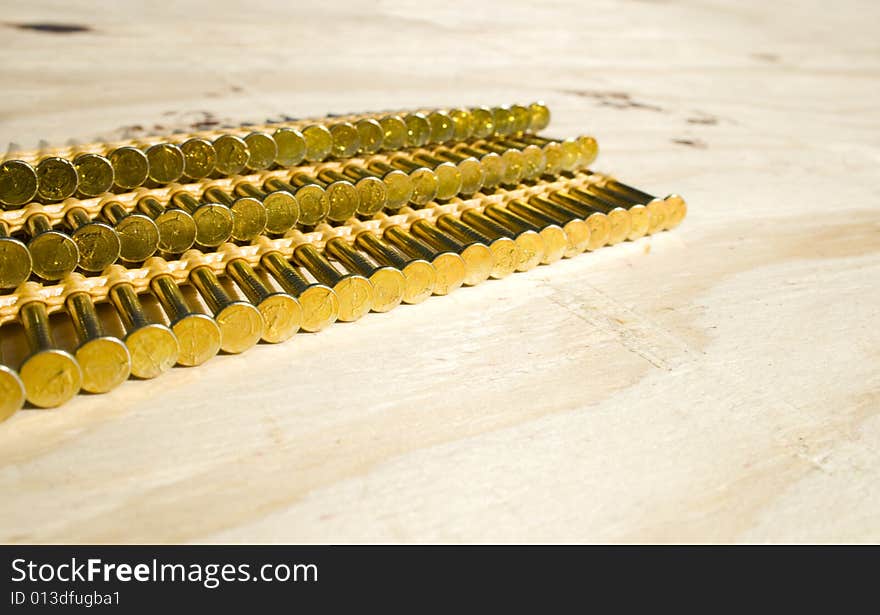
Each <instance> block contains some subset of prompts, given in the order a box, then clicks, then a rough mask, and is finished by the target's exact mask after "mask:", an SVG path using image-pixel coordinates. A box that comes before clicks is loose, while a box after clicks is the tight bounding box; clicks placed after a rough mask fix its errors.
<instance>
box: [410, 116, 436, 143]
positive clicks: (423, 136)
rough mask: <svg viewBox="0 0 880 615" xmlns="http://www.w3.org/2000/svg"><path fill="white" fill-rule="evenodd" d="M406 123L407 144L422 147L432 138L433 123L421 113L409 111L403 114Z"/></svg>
mask: <svg viewBox="0 0 880 615" xmlns="http://www.w3.org/2000/svg"><path fill="white" fill-rule="evenodd" d="M403 121H404V123H405V124H406V146H407V147H422V146H423V145H426V144H427V143H428V142H429V141H430V140H431V124H430V123H429V122H428V118H426V117H425V116H424V115H422V114H421V113H409V114H407V115H405V116H403Z"/></svg>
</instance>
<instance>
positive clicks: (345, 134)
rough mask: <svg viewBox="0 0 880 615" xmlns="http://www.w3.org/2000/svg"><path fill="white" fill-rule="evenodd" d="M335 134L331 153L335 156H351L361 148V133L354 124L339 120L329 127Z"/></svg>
mask: <svg viewBox="0 0 880 615" xmlns="http://www.w3.org/2000/svg"><path fill="white" fill-rule="evenodd" d="M329 130H330V134H331V135H332V136H333V147H332V149H331V150H330V153H331V154H332V156H333V157H334V158H351V157H352V156H354V155H355V154H357V153H358V152H359V151H360V149H361V135H360V133H359V132H358V129H357V128H355V126H354V124H351V123H349V122H338V123H336V124H331V125H330V127H329Z"/></svg>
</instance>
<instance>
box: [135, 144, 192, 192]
mask: <svg viewBox="0 0 880 615" xmlns="http://www.w3.org/2000/svg"><path fill="white" fill-rule="evenodd" d="M144 154H145V155H146V157H147V165H148V169H149V171H148V175H147V177H148V178H149V179H150V180H151V181H153V182H155V183H157V184H160V185H161V184H170V183H172V182H176V181H177V180H178V179H180V178H181V177H182V176H183V172H184V167H185V165H186V157H185V156H184V154H183V151H182V150H181V149H180V148H179V147H177V146H176V145H174V144H173V143H156V144H155V145H151V146H150V147H148V148H147V149H146V151H145V152H144Z"/></svg>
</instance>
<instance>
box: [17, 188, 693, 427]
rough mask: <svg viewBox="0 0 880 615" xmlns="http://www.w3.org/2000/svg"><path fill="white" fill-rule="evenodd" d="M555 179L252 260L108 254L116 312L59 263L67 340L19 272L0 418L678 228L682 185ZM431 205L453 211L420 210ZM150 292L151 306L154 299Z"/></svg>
mask: <svg viewBox="0 0 880 615" xmlns="http://www.w3.org/2000/svg"><path fill="white" fill-rule="evenodd" d="M554 186H555V187H554V189H552V190H547V191H535V192H534V193H531V194H529V193H525V196H521V197H518V196H517V195H518V194H520V193H522V191H520V190H512V191H508V192H505V191H501V192H500V193H497V194H495V195H494V196H485V197H481V198H479V199H471V200H469V201H460V205H461V207H459V208H457V209H456V208H454V207H450V206H446V207H445V208H444V207H443V206H441V205H437V204H435V203H430V204H428V207H427V208H426V209H425V210H415V209H411V208H409V207H403V208H401V210H400V211H399V212H397V215H396V216H388V215H386V214H379V215H378V216H377V218H378V220H379V221H380V224H379V225H378V226H377V225H375V224H372V225H371V224H369V223H366V222H362V221H359V220H357V219H351V220H349V221H348V223H347V224H346V225H345V226H343V227H331V226H329V225H319V227H318V228H317V229H316V231H317V232H319V233H321V234H322V241H320V242H312V241H306V240H305V238H304V236H303V235H301V234H299V235H298V239H299V240H301V241H300V243H298V244H297V245H296V246H295V247H294V248H293V249H292V251H291V253H290V255H289V256H287V255H285V254H283V253H282V252H280V251H277V250H273V249H264V250H261V251H260V253H259V256H258V259H257V261H256V262H254V260H253V259H245V258H241V257H239V256H237V254H238V250H240V248H238V246H235V245H233V244H226V246H224V247H223V249H224V250H225V251H226V253H227V255H228V256H229V258H226V259H225V260H224V265H223V268H222V270H221V271H220V272H219V275H218V272H217V271H216V270H215V267H212V266H210V265H209V264H208V260H207V258H206V255H205V254H204V253H202V252H201V251H199V250H189V251H188V252H186V253H185V254H184V255H183V261H185V263H186V266H185V273H184V276H183V277H181V276H180V275H179V274H177V275H175V274H174V272H172V270H171V269H170V268H169V265H168V262H167V261H165V260H164V259H161V258H152V259H150V260H149V261H148V262H147V263H146V265H147V267H148V269H149V270H150V275H149V278H148V280H146V286H144V284H143V283H140V284H138V285H137V286H136V285H135V281H134V279H133V278H132V276H131V270H129V269H126V268H125V267H122V266H120V265H112V266H111V267H109V268H108V271H107V272H106V278H107V284H106V285H107V288H108V292H107V299H108V300H109V303H110V304H111V305H112V306H113V313H112V315H108V314H107V313H106V312H104V313H102V314H99V312H98V309H97V308H96V305H95V298H94V297H93V295H92V294H91V293H90V292H89V286H88V284H87V282H88V279H87V278H85V277H84V276H82V275H81V274H78V273H72V274H68V275H67V276H66V277H65V278H64V285H63V289H64V290H63V292H62V293H61V301H62V305H63V309H62V310H61V311H60V314H62V315H66V318H67V320H68V321H69V323H70V324H71V325H72V329H73V331H74V332H75V343H74V344H73V345H72V346H71V347H69V348H64V347H62V345H61V344H59V343H57V341H56V337H57V336H56V335H54V331H53V328H57V327H58V326H59V325H57V324H55V325H53V323H52V322H51V321H50V308H49V306H48V305H47V302H46V301H45V299H44V298H43V297H44V295H42V294H40V292H39V290H40V285H39V284H36V283H35V282H26V283H25V284H23V285H22V287H20V288H19V289H18V290H17V291H16V295H17V302H18V309H17V315H18V316H17V321H18V324H20V327H21V330H22V332H23V335H22V337H23V340H24V346H25V347H24V348H23V352H20V353H19V354H22V356H23V357H24V358H23V359H22V360H21V361H20V362H19V368H18V370H13V369H12V368H10V367H7V366H4V365H0V402H2V403H0V418H6V417H8V416H10V415H11V414H13V413H14V412H15V411H17V410H18V409H19V408H20V407H21V406H22V404H23V403H24V401H25V400H27V401H29V402H30V403H31V404H33V405H34V406H37V407H43V408H51V407H56V406H59V405H62V404H63V403H65V402H66V401H68V400H70V399H71V398H72V397H74V396H75V395H76V394H77V393H78V392H79V391H80V390H84V391H88V392H91V393H105V392H107V391H110V390H112V389H113V388H115V387H117V386H118V385H120V384H121V383H122V382H123V381H125V380H126V379H128V378H129V377H131V376H133V377H136V378H155V377H157V376H159V375H161V374H162V373H164V372H166V371H167V370H168V369H170V368H171V367H172V366H173V365H175V364H178V365H183V366H195V365H199V364H201V363H204V362H205V361H207V360H208V359H210V358H212V357H213V356H215V355H216V354H218V353H219V352H221V351H222V352H225V353H233V354H235V353H241V352H244V351H245V350H248V349H249V348H251V347H253V346H254V345H256V344H257V343H258V342H259V341H261V340H262V341H264V342H267V343H278V342H282V341H285V340H287V339H290V338H291V337H292V336H293V335H294V334H295V333H297V331H300V330H303V331H307V332H317V331H320V330H322V329H324V328H326V327H327V326H328V325H330V324H332V323H333V322H335V321H337V320H339V321H345V322H351V321H355V320H358V319H360V318H361V317H363V316H364V315H366V314H367V313H368V312H370V311H374V312H387V311H390V310H392V309H394V308H395V307H397V306H399V305H400V304H401V303H408V304H415V303H420V302H422V301H424V300H425V299H427V298H428V297H429V296H431V295H445V294H449V293H450V292H453V291H455V290H456V289H458V288H460V287H461V286H463V285H466V286H473V285H476V284H479V283H481V282H483V281H485V280H487V279H490V278H493V279H500V278H504V277H506V276H508V275H510V274H511V273H513V272H515V271H528V270H530V269H532V268H534V267H536V266H538V265H548V264H551V263H553V262H556V261H558V260H560V259H562V258H570V257H573V256H576V255H578V254H580V253H582V252H585V251H592V250H596V249H598V248H600V247H602V246H605V245H613V244H615V243H619V242H621V241H626V240H636V239H638V238H640V237H642V236H644V235H646V234H651V233H656V232H660V231H663V230H667V229H671V228H674V227H675V226H677V224H679V223H680V222H681V220H682V219H683V217H684V215H685V213H686V209H685V204H684V201H683V200H682V199H681V198H680V197H677V196H674V195H673V196H670V197H666V198H662V199H661V198H657V197H654V196H652V195H650V194H648V193H646V192H643V191H641V190H638V189H636V188H634V187H631V186H628V185H626V184H623V183H621V182H619V181H617V180H614V179H611V178H607V177H603V178H602V179H601V181H591V178H590V177H585V176H583V175H578V176H572V177H571V178H570V179H568V180H564V181H563V182H562V184H561V186H560V184H559V183H556V184H554ZM435 208H439V209H438V211H441V212H449V211H454V212H455V213H440V215H437V216H430V215H424V214H425V213H426V212H427V213H431V210H432V209H435ZM434 213H437V212H434ZM401 215H405V216H407V220H406V222H405V223H400V222H399V220H400V217H401ZM141 288H146V289H148V292H139V289H141ZM193 291H194V292H193ZM152 304H155V306H157V307H158V308H160V311H159V312H156V311H155V310H153V311H152V312H151V311H150V309H149V308H148V306H149V305H152ZM115 319H118V320H115ZM110 320H115V322H113V326H111V324H110ZM118 325H121V328H120V327H119V326H118ZM8 330H9V326H7V327H6V330H4V331H3V333H4V334H6V333H8ZM115 330H120V331H122V333H121V334H119V335H114V333H113V332H112V331H115ZM4 338H6V339H9V338H8V336H7V335H0V340H2V339H4ZM0 350H2V348H0ZM6 350H7V355H8V354H9V348H7V349H6Z"/></svg>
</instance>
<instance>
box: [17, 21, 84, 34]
mask: <svg viewBox="0 0 880 615" xmlns="http://www.w3.org/2000/svg"><path fill="white" fill-rule="evenodd" d="M10 25H11V26H12V27H13V28H18V29H19V30H33V31H34V32H47V33H49V34H75V33H77V32H91V31H92V28H91V27H89V26H82V25H80V24H70V23H16V24H10Z"/></svg>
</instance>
